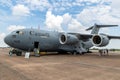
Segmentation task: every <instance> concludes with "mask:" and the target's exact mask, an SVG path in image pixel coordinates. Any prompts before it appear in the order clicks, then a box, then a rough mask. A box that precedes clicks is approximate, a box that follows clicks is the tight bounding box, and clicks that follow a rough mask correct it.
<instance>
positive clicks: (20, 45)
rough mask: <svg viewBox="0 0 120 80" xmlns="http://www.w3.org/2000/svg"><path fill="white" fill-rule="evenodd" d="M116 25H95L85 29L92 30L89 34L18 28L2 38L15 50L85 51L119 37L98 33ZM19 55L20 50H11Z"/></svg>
mask: <svg viewBox="0 0 120 80" xmlns="http://www.w3.org/2000/svg"><path fill="white" fill-rule="evenodd" d="M113 26H118V25H97V24H95V25H94V26H92V27H90V28H88V29H86V30H92V31H91V34H81V33H65V32H56V31H45V30H37V29H19V30H16V31H13V32H12V33H10V34H9V35H7V36H6V37H5V38H4V41H5V43H6V44H8V45H9V46H10V47H13V48H15V49H17V50H22V51H26V52H35V56H40V53H39V51H40V52H43V51H44V52H71V53H79V54H82V53H86V52H88V51H89V48H91V47H93V46H97V47H103V46H106V45H108V43H109V40H110V39H120V36H110V35H106V34H99V33H98V32H99V29H100V28H104V27H113ZM12 52H14V53H15V54H16V55H18V56H21V54H22V53H21V52H19V51H12Z"/></svg>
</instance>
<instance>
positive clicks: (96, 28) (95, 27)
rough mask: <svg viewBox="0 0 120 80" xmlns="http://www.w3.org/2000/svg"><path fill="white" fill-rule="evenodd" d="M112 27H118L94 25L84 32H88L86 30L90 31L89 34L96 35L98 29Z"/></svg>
mask: <svg viewBox="0 0 120 80" xmlns="http://www.w3.org/2000/svg"><path fill="white" fill-rule="evenodd" d="M113 26H118V25H97V24H94V26H92V27H90V28H88V29H86V30H87V31H88V30H91V29H92V31H91V34H98V32H99V29H100V28H104V27H113Z"/></svg>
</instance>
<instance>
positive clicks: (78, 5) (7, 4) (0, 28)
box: [0, 0, 120, 49]
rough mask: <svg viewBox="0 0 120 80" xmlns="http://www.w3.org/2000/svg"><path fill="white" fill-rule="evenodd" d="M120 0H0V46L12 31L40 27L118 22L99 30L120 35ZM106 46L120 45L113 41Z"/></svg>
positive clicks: (83, 26)
mask: <svg viewBox="0 0 120 80" xmlns="http://www.w3.org/2000/svg"><path fill="white" fill-rule="evenodd" d="M119 4H120V0H0V47H3V46H6V44H5V43H4V41H3V39H4V37H5V36H6V35H7V34H9V33H10V32H11V31H13V30H16V29H21V28H36V29H38V27H40V29H43V30H55V31H64V32H79V33H90V32H86V31H85V29H86V28H88V27H90V26H92V25H94V24H95V23H97V24H117V25H119V26H118V27H113V28H105V29H101V30H100V33H105V34H109V35H118V36H120V5H119ZM106 48H119V49H120V40H111V41H110V44H109V45H108V46H107V47H106Z"/></svg>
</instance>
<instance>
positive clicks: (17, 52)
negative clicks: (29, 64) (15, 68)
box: [9, 49, 22, 56]
mask: <svg viewBox="0 0 120 80" xmlns="http://www.w3.org/2000/svg"><path fill="white" fill-rule="evenodd" d="M12 54H16V55H17V56H21V55H22V51H20V50H17V49H11V50H10V51H9V55H10V56H12Z"/></svg>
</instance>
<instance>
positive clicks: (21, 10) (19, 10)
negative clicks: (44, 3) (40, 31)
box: [12, 4, 30, 16]
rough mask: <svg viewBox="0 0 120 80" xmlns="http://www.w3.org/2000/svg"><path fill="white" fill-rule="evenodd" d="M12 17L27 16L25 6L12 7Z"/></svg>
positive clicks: (28, 13)
mask: <svg viewBox="0 0 120 80" xmlns="http://www.w3.org/2000/svg"><path fill="white" fill-rule="evenodd" d="M12 15H14V16H29V15H30V10H29V8H28V7H26V6H25V5H22V4H17V5H15V6H14V7H12Z"/></svg>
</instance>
